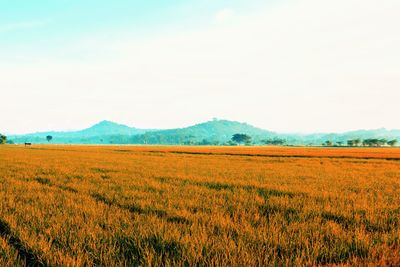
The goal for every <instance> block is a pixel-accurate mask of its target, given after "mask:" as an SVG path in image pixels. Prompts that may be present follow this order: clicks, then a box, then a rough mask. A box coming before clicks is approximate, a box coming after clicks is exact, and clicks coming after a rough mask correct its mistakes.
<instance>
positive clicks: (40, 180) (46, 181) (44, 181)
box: [34, 177, 52, 186]
mask: <svg viewBox="0 0 400 267" xmlns="http://www.w3.org/2000/svg"><path fill="white" fill-rule="evenodd" d="M34 180H35V181H36V182H38V183H40V184H43V185H49V186H51V185H52V184H51V181H50V179H48V178H42V177H36V178H35V179H34Z"/></svg>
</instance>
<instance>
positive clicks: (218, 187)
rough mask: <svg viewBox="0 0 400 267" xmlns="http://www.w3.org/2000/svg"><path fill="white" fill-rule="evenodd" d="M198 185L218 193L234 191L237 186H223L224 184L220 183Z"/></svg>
mask: <svg viewBox="0 0 400 267" xmlns="http://www.w3.org/2000/svg"><path fill="white" fill-rule="evenodd" d="M196 184H197V185H199V186H204V187H207V188H209V189H212V190H217V191H220V190H231V191H232V190H233V189H235V185H232V184H223V183H218V182H204V183H200V182H199V183H196Z"/></svg>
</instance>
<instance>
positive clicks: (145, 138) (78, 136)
mask: <svg viewBox="0 0 400 267" xmlns="http://www.w3.org/2000/svg"><path fill="white" fill-rule="evenodd" d="M236 133H242V134H247V135H249V136H251V137H252V142H253V143H254V144H263V143H265V142H266V140H284V143H285V144H287V145H321V143H323V142H325V141H327V140H330V141H332V142H333V143H336V142H342V143H343V144H345V143H346V142H347V140H351V139H357V138H359V139H369V138H385V139H388V140H389V139H400V130H386V129H383V128H382V129H376V130H359V131H351V132H346V133H340V134H339V133H318V134H280V133H276V132H272V131H268V130H264V129H260V128H257V127H254V126H252V125H249V124H247V123H241V122H237V121H229V120H217V119H214V120H212V121H207V122H204V123H200V124H196V125H193V126H189V127H185V128H176V129H167V130H156V129H138V128H134V127H129V126H126V125H122V124H118V123H115V122H111V121H102V122H99V123H97V124H95V125H93V126H92V127H89V128H87V129H83V130H80V131H70V132H39V133H31V134H25V135H13V136H9V137H8V139H9V140H11V141H13V142H14V143H17V144H18V143H24V142H31V143H36V144H43V143H48V142H47V141H46V136H47V135H51V136H52V137H53V139H52V141H51V143H54V144H166V145H169V144H170V145H224V144H225V145H226V144H229V141H230V139H231V137H232V135H234V134H236Z"/></svg>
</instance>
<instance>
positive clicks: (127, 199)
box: [0, 146, 400, 266]
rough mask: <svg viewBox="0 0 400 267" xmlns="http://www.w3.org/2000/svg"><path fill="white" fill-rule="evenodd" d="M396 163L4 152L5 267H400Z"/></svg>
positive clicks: (348, 155)
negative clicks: (39, 265) (44, 266)
mask: <svg viewBox="0 0 400 267" xmlns="http://www.w3.org/2000/svg"><path fill="white" fill-rule="evenodd" d="M398 159H400V150H399V149H378V148H377V149H370V148H368V149H363V148H354V149H319V148H261V147H260V148H254V147H239V148H238V147H234V148H230V147H215V148H212V147H129V146H122V147H117V146H105V147H97V146H33V147H28V148H25V147H21V146H1V147H0V200H1V201H0V237H1V238H0V265H2V266H3V265H4V266H5V265H8V266H14V265H23V264H24V263H23V262H25V264H27V265H30V264H34V263H37V262H39V263H43V264H47V265H69V266H82V265H106V266H111V265H134V266H135V265H189V266H192V265H207V266H208V265H219V266H226V265H234V266H260V265H278V266H281V265H283V266H285V265H299V266H303V265H330V264H333V265H341V264H343V265H368V264H370V265H392V266H396V265H397V266H398V265H400V252H399V251H400V230H399V226H400V208H399V207H400V160H398Z"/></svg>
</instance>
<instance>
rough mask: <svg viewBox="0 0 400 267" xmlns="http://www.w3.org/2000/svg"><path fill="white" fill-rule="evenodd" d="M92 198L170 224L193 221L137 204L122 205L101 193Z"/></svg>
mask: <svg viewBox="0 0 400 267" xmlns="http://www.w3.org/2000/svg"><path fill="white" fill-rule="evenodd" d="M91 196H92V197H93V198H94V199H95V200H96V201H98V202H102V203H104V204H106V205H109V206H115V207H118V208H120V209H124V210H128V211H129V212H131V213H135V214H139V215H155V216H156V217H158V218H160V219H164V220H166V221H167V222H170V223H178V224H190V223H191V221H190V220H188V219H186V218H184V217H180V216H170V215H168V213H167V212H166V211H165V210H158V209H150V208H146V209H145V208H142V207H140V206H138V205H135V204H130V205H122V204H119V203H116V202H115V201H114V200H111V199H109V198H107V197H105V196H103V195H101V194H99V193H92V194H91Z"/></svg>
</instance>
